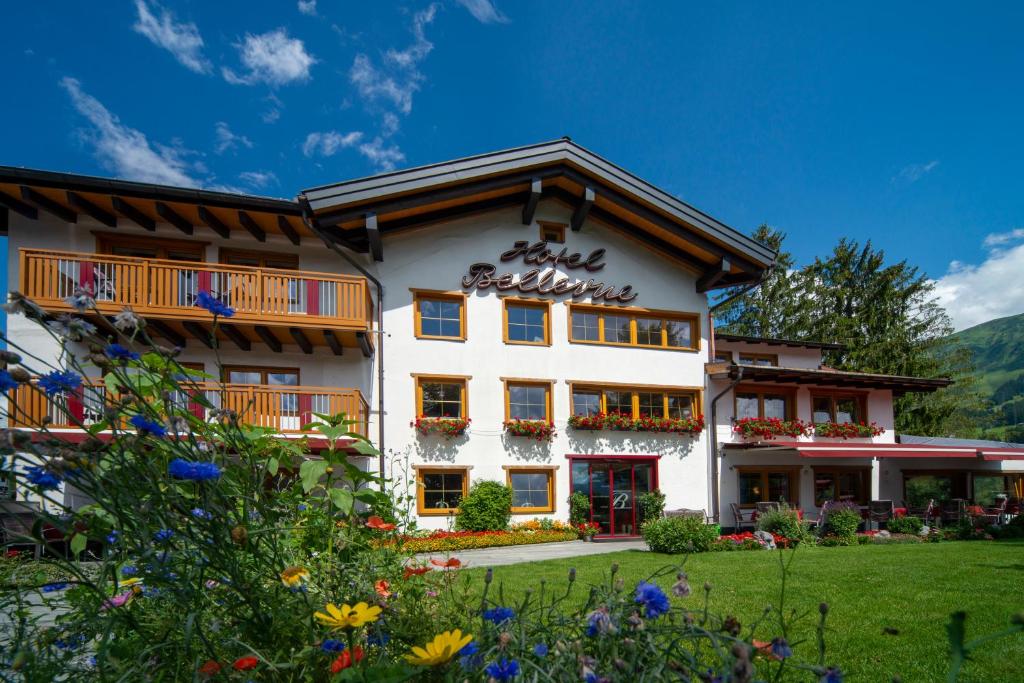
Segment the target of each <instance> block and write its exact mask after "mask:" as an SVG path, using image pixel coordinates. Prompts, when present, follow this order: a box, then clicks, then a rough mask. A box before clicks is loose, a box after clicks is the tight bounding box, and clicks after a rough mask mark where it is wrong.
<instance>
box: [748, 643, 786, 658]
mask: <svg viewBox="0 0 1024 683" xmlns="http://www.w3.org/2000/svg"><path fill="white" fill-rule="evenodd" d="M751 643H752V644H753V646H754V647H755V648H756V649H757V651H758V653H760V654H762V655H764V656H765V657H767V658H768V659H774V660H776V661H781V660H782V658H781V657H779V656H778V655H776V654H775V653H774V652H772V644H771V643H769V642H766V641H763V640H752V641H751Z"/></svg>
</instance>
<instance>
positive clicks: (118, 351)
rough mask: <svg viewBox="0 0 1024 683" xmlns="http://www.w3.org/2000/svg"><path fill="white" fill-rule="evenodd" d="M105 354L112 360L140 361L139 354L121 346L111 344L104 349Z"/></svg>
mask: <svg viewBox="0 0 1024 683" xmlns="http://www.w3.org/2000/svg"><path fill="white" fill-rule="evenodd" d="M103 353H104V354H105V355H106V356H107V358H109V359H111V360H138V359H139V354H137V353H136V352H134V351H132V350H131V349H129V348H126V347H124V346H121V345H120V344H111V345H109V346H108V347H107V348H105V349H103Z"/></svg>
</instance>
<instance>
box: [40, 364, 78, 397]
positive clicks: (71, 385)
mask: <svg viewBox="0 0 1024 683" xmlns="http://www.w3.org/2000/svg"><path fill="white" fill-rule="evenodd" d="M39 386H40V388H42V390H43V391H45V392H46V395H47V396H56V395H58V394H70V393H71V392H73V391H76V390H77V389H78V388H79V387H80V386H82V377H81V376H80V375H78V374H76V373H74V372H71V371H70V370H64V371H61V370H54V371H53V372H50V373H47V374H45V375H43V376H42V377H40V378H39Z"/></svg>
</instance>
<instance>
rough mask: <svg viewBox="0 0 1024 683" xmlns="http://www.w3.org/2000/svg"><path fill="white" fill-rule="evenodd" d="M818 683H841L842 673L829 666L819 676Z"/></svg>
mask: <svg viewBox="0 0 1024 683" xmlns="http://www.w3.org/2000/svg"><path fill="white" fill-rule="evenodd" d="M818 683H843V672H842V671H840V670H839V669H837V668H836V667H832V666H830V667H829V668H827V669H825V671H824V672H823V673H822V674H821V678H819V679H818Z"/></svg>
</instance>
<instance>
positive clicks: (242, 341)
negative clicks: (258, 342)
mask: <svg viewBox="0 0 1024 683" xmlns="http://www.w3.org/2000/svg"><path fill="white" fill-rule="evenodd" d="M220 329H222V330H224V336H225V337H227V338H228V339H230V340H231V341H233V342H234V343H235V346H237V347H238V348H239V349H241V350H242V351H251V350H252V342H251V341H249V339H248V338H247V337H246V336H245V335H244V334H242V333H241V332H240V331H239V329H238V328H237V327H235V326H234V325H231V324H228V325H223V324H222V325H221V326H220Z"/></svg>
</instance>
